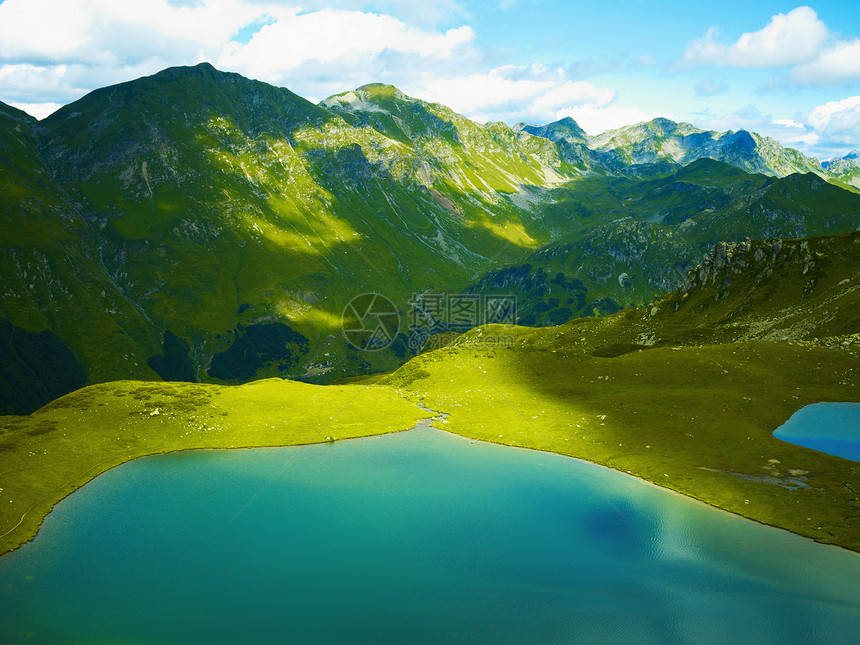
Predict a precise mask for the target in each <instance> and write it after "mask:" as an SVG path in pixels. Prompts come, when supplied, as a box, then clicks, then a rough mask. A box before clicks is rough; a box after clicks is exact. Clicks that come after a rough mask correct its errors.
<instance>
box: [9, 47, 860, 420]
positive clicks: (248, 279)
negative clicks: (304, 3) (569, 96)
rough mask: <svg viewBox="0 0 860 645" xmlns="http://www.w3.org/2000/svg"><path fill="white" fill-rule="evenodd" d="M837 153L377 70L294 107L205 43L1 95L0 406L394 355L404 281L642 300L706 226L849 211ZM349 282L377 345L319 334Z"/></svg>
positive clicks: (412, 290)
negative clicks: (78, 94)
mask: <svg viewBox="0 0 860 645" xmlns="http://www.w3.org/2000/svg"><path fill="white" fill-rule="evenodd" d="M856 162H857V159H856V156H855V157H851V156H850V155H849V156H848V157H846V158H845V159H843V160H838V161H833V162H831V163H829V164H824V165H822V164H820V163H818V162H817V161H816V160H814V159H811V158H808V157H805V156H803V155H802V154H801V153H799V152H797V151H795V150H791V149H787V148H784V147H782V146H781V145H779V144H778V143H777V142H775V141H773V140H772V139H768V138H766V137H761V136H759V135H757V134H754V133H749V132H746V131H739V132H727V133H716V132H709V131H704V130H699V129H697V128H695V127H693V126H691V125H689V124H683V123H674V122H671V121H668V120H666V119H657V120H654V121H651V122H649V123H645V124H639V125H635V126H630V127H626V128H621V129H619V130H614V131H610V132H606V133H604V134H601V135H599V136H596V137H590V136H588V135H587V134H586V133H585V132H584V131H582V129H581V128H579V126H578V125H577V124H576V123H575V122H574V121H573V120H571V119H563V120H561V121H558V122H556V123H552V124H549V125H545V126H540V127H536V126H531V125H525V124H519V125H517V126H515V127H510V126H508V125H506V124H503V123H487V124H478V123H475V122H473V121H470V120H469V119H466V118H465V117H463V116H461V115H459V114H457V113H455V112H454V111H452V110H450V109H449V108H447V107H445V106H442V105H439V104H434V103H429V102H425V101H422V100H419V99H415V98H412V97H409V96H406V95H405V94H403V93H402V92H400V91H399V90H397V89H396V88H394V87H392V86H389V85H381V84H372V85H366V86H363V87H361V88H358V89H356V90H354V91H349V92H344V93H341V94H337V95H335V96H332V97H330V98H328V99H325V100H324V101H322V102H320V103H319V104H314V103H311V102H309V101H307V100H305V99H303V98H301V97H300V96H298V95H296V94H294V93H292V92H290V91H289V90H287V89H284V88H277V87H273V86H271V85H267V84H265V83H261V82H258V81H252V80H249V79H246V78H243V77H241V76H239V75H237V74H232V73H224V72H220V71H218V70H216V69H214V68H213V67H211V66H210V65H208V64H201V65H198V66H195V67H181V68H171V69H167V70H164V71H163V72H160V73H158V74H156V75H154V76H151V77H146V78H141V79H138V80H135V81H131V82H128V83H123V84H120V85H115V86H111V87H106V88H103V89H99V90H96V91H94V92H91V93H90V94H88V95H86V96H85V97H83V98H82V99H80V100H78V101H75V102H74V103H71V104H69V105H67V106H65V107H63V108H61V109H60V110H58V111H57V112H55V113H54V114H52V115H51V116H49V117H48V118H46V119H43V120H41V121H36V120H35V119H33V118H31V117H29V116H28V115H26V114H25V113H23V112H20V111H18V110H16V109H15V108H12V107H10V106H6V105H3V104H0V218H2V222H3V224H2V226H0V246H2V248H3V253H2V254H0V274H2V275H3V277H4V279H3V284H2V292H0V293H2V295H0V343H3V347H4V350H3V352H0V361H2V363H0V386H2V388H0V391H2V396H0V413H4V412H15V413H23V412H29V411H31V410H33V409H35V408H36V407H38V406H39V405H41V404H43V403H45V402H47V401H50V400H52V399H53V398H56V397H57V396H60V395H61V394H63V393H65V392H67V391H69V390H71V389H75V388H77V387H80V386H81V385H84V384H86V383H97V382H103V381H109V380H116V379H127V378H135V379H142V380H156V379H160V378H163V379H167V380H187V381H198V380H199V381H212V382H226V383H232V382H243V381H248V380H251V379H254V378H260V377H264V376H289V377H290V378H301V379H305V380H311V381H317V382H328V381H330V380H332V379H335V378H339V377H343V376H349V375H355V374H361V373H368V372H373V371H381V370H388V369H393V368H394V367H396V366H398V365H399V364H401V363H402V362H403V360H404V359H405V358H406V357H407V356H408V355H410V354H411V353H414V351H415V350H414V348H412V347H410V346H409V342H408V341H409V336H408V330H407V329H406V322H407V321H408V320H409V313H410V312H409V305H408V302H409V300H410V298H411V297H412V296H413V294H416V293H422V294H427V293H482V294H490V293H498V294H513V295H517V297H518V302H519V309H520V314H521V322H523V323H527V324H533V325H541V324H558V323H561V322H565V321H566V320H570V319H572V318H575V317H578V316H583V315H599V314H604V313H611V312H612V311H615V310H617V309H619V308H622V307H626V306H633V305H642V304H644V303H647V302H649V301H650V300H652V299H653V298H655V297H657V296H659V295H660V294H662V293H664V292H666V291H670V290H672V289H673V288H674V287H675V286H677V285H678V284H680V283H681V282H682V281H683V279H684V276H685V275H686V274H687V272H688V271H689V270H690V269H691V268H692V267H693V266H695V265H696V264H698V263H699V262H700V261H701V259H702V257H703V256H704V255H705V254H706V253H708V252H709V251H710V249H711V248H712V247H713V246H714V245H715V244H717V243H719V242H737V243H740V242H742V241H743V240H744V239H745V238H747V237H756V238H770V237H805V236H810V235H822V234H829V233H840V232H844V231H853V230H856V229H857V228H858V226H860V195H858V194H856V193H854V192H851V191H850V190H848V189H851V188H854V187H856V186H858V185H860V183H858V182H860V166H858V165H857V163H856ZM362 293H379V294H383V295H385V296H387V297H388V298H389V299H390V300H391V301H393V302H394V303H395V304H396V306H397V307H398V309H399V311H400V314H401V316H400V319H401V327H400V332H399V333H398V335H397V337H396V338H395V341H394V343H393V344H392V345H391V346H390V347H388V348H387V349H385V350H383V351H379V352H363V351H359V350H358V349H356V348H354V347H352V346H350V345H349V344H348V343H347V342H346V339H344V337H343V335H342V334H341V320H342V313H343V311H344V307H345V306H346V304H347V303H348V302H349V301H350V300H351V299H352V298H353V297H354V296H357V295H359V294H362ZM46 357H50V361H46Z"/></svg>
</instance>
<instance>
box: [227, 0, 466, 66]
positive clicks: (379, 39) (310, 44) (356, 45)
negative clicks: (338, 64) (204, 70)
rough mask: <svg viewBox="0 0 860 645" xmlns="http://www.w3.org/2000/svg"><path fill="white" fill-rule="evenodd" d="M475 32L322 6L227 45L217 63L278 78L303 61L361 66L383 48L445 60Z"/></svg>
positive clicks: (385, 50)
mask: <svg viewBox="0 0 860 645" xmlns="http://www.w3.org/2000/svg"><path fill="white" fill-rule="evenodd" d="M474 36H475V35H474V32H473V31H472V29H471V28H470V27H468V26H462V27H457V28H453V29H449V30H448V31H446V32H444V33H441V32H438V31H427V30H423V29H418V28H415V27H410V26H408V25H407V24H406V23H404V22H402V21H400V20H398V19H397V18H394V17H392V16H388V15H382V14H374V13H363V12H360V11H343V10H331V9H324V10H322V11H316V12H313V13H307V14H298V15H293V16H290V17H286V18H281V19H280V20H278V21H277V22H274V23H272V24H269V25H265V26H264V27H262V28H261V29H260V30H259V31H258V32H257V33H255V34H254V35H253V36H252V38H251V40H250V42H248V43H247V44H244V45H243V44H240V43H237V42H235V41H233V42H230V43H228V44H227V45H226V46H225V48H224V51H223V52H222V54H221V55H220V56H219V57H218V60H217V63H216V64H217V66H219V67H223V68H225V69H231V70H234V71H240V72H243V73H245V74H248V75H251V76H253V77H255V78H260V79H263V80H269V81H275V82H277V81H281V80H283V79H284V77H285V74H286V73H287V72H289V71H292V70H295V69H297V68H299V67H300V66H301V65H302V63H304V62H306V61H318V62H321V63H333V62H335V61H340V60H353V61H355V60H360V61H362V62H363V63H365V64H366V63H367V62H368V61H367V59H368V57H374V56H379V55H380V54H383V52H389V53H390V52H397V53H401V54H413V55H415V56H419V57H422V58H425V59H428V58H430V59H432V58H441V59H446V58H450V57H451V56H452V54H453V52H454V50H455V49H457V48H458V47H459V46H461V45H465V44H467V43H469V42H470V41H471V40H473V39H474Z"/></svg>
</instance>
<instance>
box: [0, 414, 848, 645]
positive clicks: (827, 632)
mask: <svg viewBox="0 0 860 645" xmlns="http://www.w3.org/2000/svg"><path fill="white" fill-rule="evenodd" d="M0 617H2V619H0V642H9V643H28V642H33V643H52V644H53V643H79V642H86V643H102V642H123V643H132V642H133V643H183V644H185V643H297V644H302V645H307V644H338V643H349V644H356V643H368V644H375V645H385V644H388V643H391V644H395V643H396V644H403V643H409V644H428V645H429V644H434V645H435V644H444V643H468V644H470V645H475V644H484V643H486V644H492V645H502V644H508V643H510V644H517V645H523V644H526V645H543V644H563V643H590V644H591V643H659V644H661V645H665V644H671V643H696V644H702V643H720V644H724V643H757V644H766V643H819V644H820V643H840V644H841V643H848V642H856V637H857V633H858V630H860V555H858V554H855V553H850V552H847V551H844V550H841V549H838V548H835V547H828V546H823V545H819V544H815V543H813V542H811V541H810V540H806V539H802V538H800V537H797V536H795V535H792V534H789V533H787V532H785V531H779V530H777V529H773V528H769V527H765V526H762V525H759V524H756V523H754V522H751V521H748V520H744V519H742V518H739V517H736V516H733V515H730V514H728V513H724V512H721V511H718V510H715V509H712V508H710V507H707V506H705V505H703V504H699V503H697V502H695V501H693V500H690V499H687V498H685V497H682V496H680V495H676V494H674V493H671V492H668V491H665V490H663V489H660V488H657V487H655V486H652V485H650V484H647V483H645V482H642V481H640V480H637V479H635V478H633V477H630V476H627V475H624V474H621V473H618V472H615V471H611V470H608V469H605V468H601V467H599V466H594V465H592V464H588V463H585V462H581V461H577V460H573V459H568V458H564V457H559V456H557V455H551V454H544V453H538V452H532V451H526V450H517V449H511V448H506V447H502V446H495V445H490V444H484V443H480V442H474V443H473V442H470V441H469V440H466V439H462V438H460V437H456V436H453V435H450V434H447V433H443V432H441V431H438V430H433V429H417V430H412V431H409V432H405V433H399V434H394V435H388V436H382V437H374V438H370V439H362V440H353V441H340V442H336V443H334V444H332V445H319V446H309V447H302V448H277V449H255V450H236V451H199V452H188V453H177V454H171V455H161V456H154V457H148V458H145V459H140V460H137V461H134V462H130V463H128V464H124V465H123V466H120V467H119V468H116V469H114V470H112V471H110V472H108V473H105V474H104V475H102V476H100V477H98V478H97V479H96V480H94V481H93V482H91V483H90V484H88V485H87V486H85V487H84V488H82V489H81V490H79V491H77V492H76V493H75V494H73V495H72V496H70V497H69V498H67V499H66V500H65V501H63V502H62V503H60V504H59V505H58V506H57V507H56V508H55V510H54V512H53V513H51V514H50V515H49V516H48V518H47V519H46V521H45V523H44V525H43V528H42V530H41V532H40V533H39V535H38V537H37V538H36V539H35V540H34V541H33V542H32V543H30V544H27V545H25V546H24V547H22V548H21V549H19V550H18V551H15V552H13V553H11V554H8V555H6V556H4V557H2V558H0Z"/></svg>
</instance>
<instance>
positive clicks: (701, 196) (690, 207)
mask: <svg viewBox="0 0 860 645" xmlns="http://www.w3.org/2000/svg"><path fill="white" fill-rule="evenodd" d="M545 217H548V218H549V219H551V220H552V221H554V222H555V223H556V224H557V225H558V226H559V230H558V231H556V235H555V237H556V238H557V239H558V241H557V242H554V243H552V244H550V245H547V246H545V247H543V248H541V249H539V250H537V251H535V252H534V253H532V254H531V255H529V257H527V258H526V260H525V262H524V263H518V264H515V265H510V266H507V267H500V268H497V269H493V270H492V271H490V272H488V273H487V274H485V275H484V276H482V277H481V279H479V280H478V281H476V282H475V283H473V284H472V285H470V286H469V287H467V288H466V290H467V291H469V292H473V293H483V294H487V293H506V294H513V295H516V296H517V298H518V305H519V315H520V323H521V324H526V325H557V324H560V323H563V322H566V321H568V320H570V319H571V318H574V317H578V316H582V315H598V314H606V313H613V312H615V311H618V310H619V309H621V308H624V307H631V306H641V305H643V304H645V303H647V302H649V301H650V300H651V299H653V298H655V297H656V296H658V295H659V294H661V293H664V292H666V291H669V290H672V289H674V288H675V287H676V286H677V285H678V284H680V283H681V281H682V280H683V279H684V276H685V274H686V272H687V271H688V270H689V269H690V268H692V267H693V266H694V265H696V264H697V263H698V262H699V261H700V260H701V258H702V256H703V254H705V253H707V252H709V251H710V249H711V248H712V247H713V246H714V245H715V244H716V243H718V242H720V241H729V242H731V241H734V242H741V241H743V240H744V239H746V238H748V237H757V238H769V237H790V238H797V237H809V236H815V235H824V234H828V233H832V232H842V231H851V230H855V229H858V228H860V195H855V194H853V193H849V192H847V191H845V190H842V189H840V188H838V187H836V186H833V185H831V184H829V183H827V182H825V181H824V180H823V179H821V178H820V177H819V176H818V175H814V174H811V173H809V174H805V175H801V174H793V175H789V176H787V177H782V178H774V177H768V176H765V175H761V174H748V173H746V172H744V171H742V170H740V169H738V168H736V167H734V166H730V165H727V164H725V163H722V162H719V161H714V160H712V159H707V158H703V159H699V160H697V161H694V162H693V163H691V164H689V165H687V166H685V167H684V168H682V169H681V170H679V171H678V172H676V173H674V174H672V175H669V176H666V177H661V178H659V179H651V180H644V181H643V180H634V179H630V178H617V177H602V176H599V175H594V176H591V177H584V178H581V179H578V180H575V181H571V182H569V183H567V184H565V185H564V186H563V187H559V188H557V189H555V190H553V191H552V198H551V200H550V202H549V205H548V206H547V207H546V210H545Z"/></svg>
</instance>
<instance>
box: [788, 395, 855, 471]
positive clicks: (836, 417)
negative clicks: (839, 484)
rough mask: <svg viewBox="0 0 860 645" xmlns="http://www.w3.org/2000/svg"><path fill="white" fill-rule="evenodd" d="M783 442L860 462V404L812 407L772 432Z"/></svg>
mask: <svg viewBox="0 0 860 645" xmlns="http://www.w3.org/2000/svg"><path fill="white" fill-rule="evenodd" d="M773 436H774V437H776V438H777V439H781V440H782V441H786V442H788V443H793V444H795V445H797V446H803V447H804V448H812V449H813V450H819V451H821V452H826V453H827V454H829V455H836V456H837V457H842V458H843V459H851V460H853V461H860V403H813V404H812V405H807V406H804V407H802V408H800V410H798V411H797V412H795V413H794V414H792V415H791V417H790V418H789V420H788V421H786V422H785V423H783V424H782V425H781V426H779V427H778V428H777V429H776V430H774V431H773Z"/></svg>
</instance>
